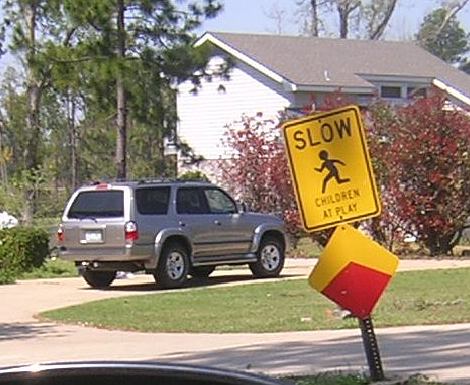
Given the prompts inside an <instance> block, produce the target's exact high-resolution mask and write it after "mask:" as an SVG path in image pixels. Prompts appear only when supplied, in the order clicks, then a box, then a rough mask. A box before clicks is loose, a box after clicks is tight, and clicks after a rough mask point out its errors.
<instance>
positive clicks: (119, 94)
mask: <svg viewBox="0 0 470 385" xmlns="http://www.w3.org/2000/svg"><path fill="white" fill-rule="evenodd" d="M124 12H125V7H124V0H119V1H118V2H117V20H116V22H117V23H116V25H117V36H118V46H117V56H118V57H119V58H120V59H122V61H121V63H120V65H122V64H123V61H124V58H125V55H126V31H125V24H124ZM122 72H123V71H122V67H120V70H119V73H118V76H117V79H116V106H117V119H116V128H117V133H116V134H117V135H116V169H117V175H116V176H117V178H118V179H125V178H126V175H127V169H126V152H127V148H126V145H127V98H126V90H125V86H124V80H123V73H122Z"/></svg>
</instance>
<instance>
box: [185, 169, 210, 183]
mask: <svg viewBox="0 0 470 385" xmlns="http://www.w3.org/2000/svg"><path fill="white" fill-rule="evenodd" d="M178 179H183V180H202V181H205V182H210V179H209V178H208V176H207V175H206V174H204V173H203V172H202V171H199V170H193V171H186V172H185V173H183V174H181V175H180V176H179V177H178Z"/></svg>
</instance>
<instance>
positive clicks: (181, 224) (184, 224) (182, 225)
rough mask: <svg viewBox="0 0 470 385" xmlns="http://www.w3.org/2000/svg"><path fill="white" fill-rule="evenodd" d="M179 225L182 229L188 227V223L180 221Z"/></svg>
mask: <svg viewBox="0 0 470 385" xmlns="http://www.w3.org/2000/svg"><path fill="white" fill-rule="evenodd" d="M178 225H179V226H181V227H184V226H186V223H184V222H183V221H179V222H178Z"/></svg>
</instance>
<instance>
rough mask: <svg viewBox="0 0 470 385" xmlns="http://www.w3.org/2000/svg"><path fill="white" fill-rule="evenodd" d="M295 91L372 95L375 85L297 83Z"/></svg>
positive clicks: (374, 91)
mask: <svg viewBox="0 0 470 385" xmlns="http://www.w3.org/2000/svg"><path fill="white" fill-rule="evenodd" d="M295 91H300V92H302V91H303V92H337V91H340V92H343V93H348V94H364V95H374V94H375V93H376V88H375V87H372V86H370V87H368V86H363V87H361V86H344V85H338V84H332V85H315V84H297V85H296V89H295Z"/></svg>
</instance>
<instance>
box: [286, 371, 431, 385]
mask: <svg viewBox="0 0 470 385" xmlns="http://www.w3.org/2000/svg"><path fill="white" fill-rule="evenodd" d="M281 380H282V381H284V382H285V383H286V384H293V385H368V384H371V381H370V380H369V379H368V378H367V377H366V376H365V375H364V374H363V373H351V374H342V373H332V372H325V373H319V374H315V375H311V376H302V377H284V378H281ZM387 384H389V385H439V383H437V382H434V381H431V380H429V379H428V378H427V377H426V376H423V375H420V374H417V375H413V376H411V377H408V378H405V379H402V380H396V381H395V380H388V381H387Z"/></svg>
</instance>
